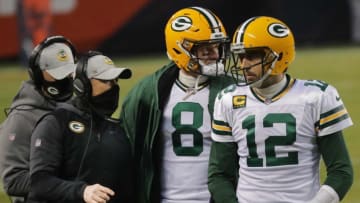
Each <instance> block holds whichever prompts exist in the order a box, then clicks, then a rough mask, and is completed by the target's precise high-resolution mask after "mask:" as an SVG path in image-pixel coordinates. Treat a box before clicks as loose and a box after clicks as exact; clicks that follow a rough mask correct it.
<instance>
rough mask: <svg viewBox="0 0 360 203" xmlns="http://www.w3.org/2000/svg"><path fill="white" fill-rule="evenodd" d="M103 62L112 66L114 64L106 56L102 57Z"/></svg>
mask: <svg viewBox="0 0 360 203" xmlns="http://www.w3.org/2000/svg"><path fill="white" fill-rule="evenodd" d="M104 61H105V63H106V64H108V65H114V62H113V61H112V60H111V59H110V58H109V57H107V56H105V57H104Z"/></svg>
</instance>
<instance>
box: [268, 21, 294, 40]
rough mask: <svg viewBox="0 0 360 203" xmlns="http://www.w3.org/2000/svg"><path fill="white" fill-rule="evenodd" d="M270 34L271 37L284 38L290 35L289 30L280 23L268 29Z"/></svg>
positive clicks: (271, 25)
mask: <svg viewBox="0 0 360 203" xmlns="http://www.w3.org/2000/svg"><path fill="white" fill-rule="evenodd" d="M268 32H269V33H270V35H272V36H274V37H279V38H283V37H286V36H288V35H289V32H290V31H289V28H287V27H286V26H285V25H283V24H280V23H273V24H270V25H269V27H268Z"/></svg>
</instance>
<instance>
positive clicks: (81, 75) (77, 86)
mask: <svg viewBox="0 0 360 203" xmlns="http://www.w3.org/2000/svg"><path fill="white" fill-rule="evenodd" d="M97 55H102V53H101V52H99V51H92V50H90V51H88V52H87V53H86V54H85V55H83V56H82V57H81V58H80V60H79V62H78V63H77V65H76V70H75V77H74V82H73V86H74V93H75V95H77V96H78V97H80V98H81V99H83V100H84V99H85V100H89V99H90V97H91V93H92V86H91V82H90V79H89V78H88V76H87V65H88V60H89V58H91V57H93V56H97Z"/></svg>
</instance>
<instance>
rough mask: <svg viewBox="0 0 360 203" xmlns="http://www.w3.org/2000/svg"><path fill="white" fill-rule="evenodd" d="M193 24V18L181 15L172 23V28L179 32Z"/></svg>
mask: <svg viewBox="0 0 360 203" xmlns="http://www.w3.org/2000/svg"><path fill="white" fill-rule="evenodd" d="M191 26H192V20H191V18H189V17H187V16H180V17H178V18H176V19H175V20H174V21H173V22H172V23H171V29H173V30H175V31H178V32H181V31H184V30H187V29H189V28H190V27H191Z"/></svg>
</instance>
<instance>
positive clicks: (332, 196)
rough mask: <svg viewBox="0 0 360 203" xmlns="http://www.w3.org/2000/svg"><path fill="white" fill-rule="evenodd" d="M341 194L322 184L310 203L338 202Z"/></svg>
mask: <svg viewBox="0 0 360 203" xmlns="http://www.w3.org/2000/svg"><path fill="white" fill-rule="evenodd" d="M338 202H340V200H339V195H338V194H337V193H336V191H335V190H334V189H333V188H332V187H330V186H328V185H323V186H321V188H320V190H319V191H318V192H317V193H316V195H315V197H314V198H313V199H312V200H310V202H309V203H338Z"/></svg>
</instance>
